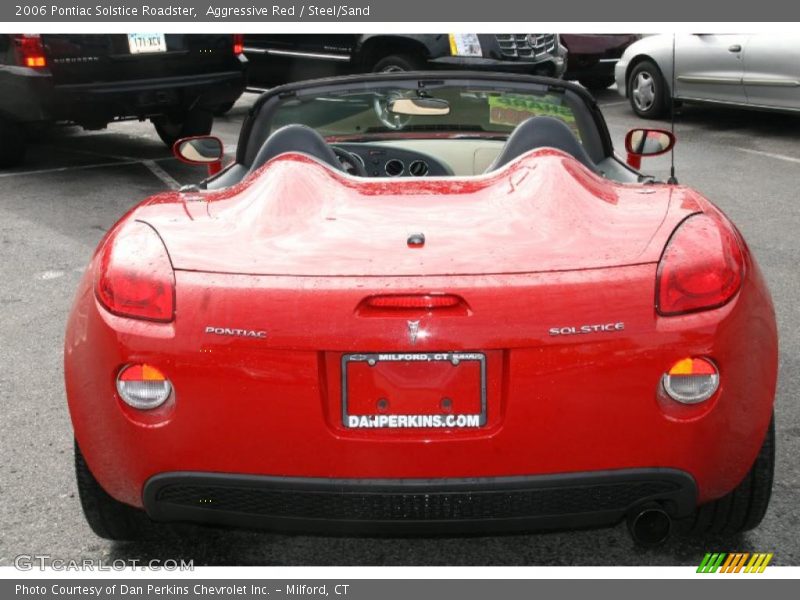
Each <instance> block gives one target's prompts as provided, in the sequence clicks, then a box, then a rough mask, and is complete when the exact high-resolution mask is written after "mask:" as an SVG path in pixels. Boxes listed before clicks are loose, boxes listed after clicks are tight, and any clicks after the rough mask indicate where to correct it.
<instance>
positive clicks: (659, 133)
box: [625, 129, 676, 169]
mask: <svg viewBox="0 0 800 600" xmlns="http://www.w3.org/2000/svg"><path fill="white" fill-rule="evenodd" d="M675 141H676V140H675V135H674V134H673V133H672V132H671V131H667V130H666V129H631V130H630V131H629V132H628V135H626V136H625V150H626V151H627V152H628V160H627V162H628V164H629V165H630V166H632V167H633V168H634V169H638V168H639V167H640V166H641V165H642V157H643V156H658V155H659V154H664V153H666V152H669V151H670V150H672V148H673V147H674V146H675Z"/></svg>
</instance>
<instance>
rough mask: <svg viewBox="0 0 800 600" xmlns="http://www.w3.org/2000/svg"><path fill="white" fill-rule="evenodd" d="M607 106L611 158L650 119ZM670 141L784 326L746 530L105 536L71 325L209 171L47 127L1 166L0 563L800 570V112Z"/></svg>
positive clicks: (234, 120)
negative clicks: (79, 449)
mask: <svg viewBox="0 0 800 600" xmlns="http://www.w3.org/2000/svg"><path fill="white" fill-rule="evenodd" d="M254 98H255V97H254V96H253V95H245V96H244V97H243V98H242V99H241V100H240V101H239V103H238V104H237V105H236V106H235V107H234V108H233V109H232V110H231V111H230V112H229V113H228V114H227V115H226V116H224V117H222V118H219V119H218V120H217V122H216V124H215V127H214V133H215V134H217V135H219V136H220V137H221V138H222V140H223V141H224V143H225V145H226V148H227V149H228V151H229V152H232V151H233V149H234V147H235V142H236V139H237V137H238V132H239V127H240V125H241V121H242V119H243V117H244V115H245V113H246V110H247V107H248V106H249V105H250V104H251V103H252V102H253V100H254ZM599 98H600V100H601V104H603V105H604V113H605V115H606V118H607V120H608V123H609V127H610V129H611V133H612V136H613V139H614V142H615V145H616V146H617V147H621V146H622V140H623V137H624V134H625V132H626V131H627V129H629V128H631V127H635V126H642V125H643V124H645V122H643V121H641V120H639V119H638V118H636V117H635V116H634V115H633V113H632V112H631V110H630V107H629V106H628V105H627V103H626V102H625V101H624V100H623V99H622V98H620V97H619V96H617V95H616V93H615V92H613V91H611V90H607V91H605V92H603V93H601V94H600V95H599ZM651 124H652V123H651ZM661 124H662V125H665V124H666V123H664V122H662V123H661ZM676 130H677V134H678V146H677V149H676V166H677V176H678V179H679V180H680V181H681V183H685V184H688V185H691V186H693V187H695V188H697V189H698V190H699V191H700V192H702V193H703V194H705V195H706V196H708V197H709V198H711V199H712V200H713V201H714V202H716V203H717V204H718V205H719V206H720V207H721V208H722V209H723V210H724V211H725V212H726V213H727V214H728V215H729V216H730V217H731V218H732V219H733V220H734V221H735V222H736V223H737V225H738V226H739V228H740V229H741V231H742V232H743V234H744V236H745V237H746V239H747V241H748V243H749V245H750V247H751V249H752V251H753V252H754V253H755V255H756V257H757V259H758V261H759V262H760V264H761V267H762V269H763V270H764V272H765V275H766V278H767V280H768V282H769V285H770V288H771V290H772V294H773V297H774V300H775V305H776V310H777V314H778V323H779V328H780V338H781V360H780V382H779V389H778V398H777V408H776V415H777V416H776V425H777V442H778V458H777V467H776V475H775V487H774V492H773V499H772V504H771V506H770V509H769V512H768V513H767V516H766V518H765V520H764V522H763V523H762V524H761V526H760V527H759V528H758V529H756V530H755V531H752V532H749V533H747V534H745V535H743V536H738V537H735V538H717V537H710V538H707V539H703V540H687V539H684V538H673V539H671V540H670V541H669V542H667V543H666V544H665V545H663V546H661V547H658V548H656V549H652V550H642V549H641V548H637V547H635V546H634V544H633V542H632V540H631V538H630V536H629V535H628V532H627V530H626V528H625V525H624V524H621V525H619V526H617V527H615V528H611V529H601V530H590V531H572V532H557V533H540V534H527V535H512V536H498V537H460V538H430V539H420V538H401V539H386V538H383V539H375V538H341V537H338V538H332V537H313V536H286V535H276V534H271V533H267V532H249V531H227V530H216V529H214V530H210V529H201V528H191V527H190V528H186V530H185V531H183V532H182V534H181V535H177V534H166V535H165V536H164V537H163V538H161V539H159V540H157V541H153V542H147V543H113V542H109V541H106V540H102V539H99V538H97V537H96V536H95V535H94V534H93V533H92V532H91V530H90V529H89V527H88V526H87V525H86V523H85V522H84V519H83V516H82V514H81V509H80V505H79V501H78V497H77V489H76V484H75V477H74V473H73V466H72V465H73V463H72V431H71V426H70V421H69V415H68V413H67V408H66V401H65V398H64V389H63V379H62V343H63V335H64V327H65V322H66V318H67V312H68V310H69V307H70V304H71V301H72V296H73V293H74V290H75V288H76V286H77V283H78V280H79V278H80V276H81V273H82V272H83V269H84V268H85V266H86V264H87V262H88V260H89V257H90V255H91V253H92V251H93V249H94V247H95V246H96V244H97V242H98V241H99V240H100V238H101V237H102V235H103V233H104V232H105V231H106V230H107V229H108V228H109V227H111V226H112V225H113V223H114V222H115V221H116V220H117V219H118V218H119V217H120V216H121V215H122V214H123V213H124V212H125V211H126V210H127V209H128V208H130V207H131V206H133V205H134V204H136V203H137V202H139V201H140V200H141V199H143V198H145V197H146V196H148V195H150V194H153V193H156V192H159V191H162V190H164V188H165V187H168V186H174V185H177V184H182V183H190V182H193V181H197V180H199V179H201V178H202V175H203V174H202V171H201V170H198V169H196V168H194V167H190V166H188V165H184V164H181V163H179V162H178V161H177V160H175V159H173V158H172V157H171V156H170V154H169V152H168V151H167V149H166V148H165V147H164V145H163V144H162V143H161V141H160V140H159V139H158V137H157V136H156V134H155V131H154V130H153V128H152V126H151V125H150V124H149V123H146V122H145V123H138V122H124V123H118V124H114V125H111V126H110V127H109V128H108V129H106V130H103V131H97V132H84V131H81V130H80V129H78V128H66V129H59V130H54V131H51V132H49V133H47V134H45V135H43V136H42V137H41V138H40V139H39V140H38V141H36V143H34V144H32V145H31V146H30V148H29V153H28V154H29V155H28V160H27V161H26V163H25V165H24V166H22V167H20V168H17V169H14V170H6V171H0V252H1V253H2V254H0V258H1V260H0V309H1V310H2V319H0V402H1V403H2V404H0V407H1V408H0V411H1V412H0V451H2V454H0V456H1V457H2V458H1V459H0V499H1V500H2V502H0V565H10V564H13V560H14V557H15V556H17V555H19V554H36V553H39V554H49V555H51V556H52V557H54V558H60V559H65V560H72V559H82V558H100V559H105V560H112V559H117V558H132V559H139V560H149V559H162V560H163V559H181V558H182V559H184V560H193V561H194V564H195V565H206V564H207V565H683V564H686V565H692V564H698V563H699V562H700V560H701V558H702V556H703V553H704V552H705V551H706V550H707V549H708V550H717V551H726V552H730V551H753V552H773V553H775V557H774V559H773V564H778V565H800V535H798V533H800V502H799V501H798V499H800V461H798V459H797V457H798V456H800V403H798V400H800V393H798V391H799V389H800V386H799V385H798V381H800V336H798V333H797V332H798V331H800V275H799V273H800V269H798V262H800V194H798V187H799V185H800V116H786V115H776V114H765V113H755V112H744V111H739V110H729V109H718V108H708V107H684V108H682V109H681V111H680V114H679V115H678V119H677V126H676ZM0 143H2V141H0ZM668 167H669V162H668V158H667V157H659V158H655V159H650V160H647V159H646V160H645V162H644V166H643V170H644V171H645V172H649V173H653V174H655V175H656V176H658V177H660V178H666V177H667V175H668ZM753 359H754V360H757V359H758V357H753Z"/></svg>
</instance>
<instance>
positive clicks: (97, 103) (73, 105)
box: [0, 33, 247, 166]
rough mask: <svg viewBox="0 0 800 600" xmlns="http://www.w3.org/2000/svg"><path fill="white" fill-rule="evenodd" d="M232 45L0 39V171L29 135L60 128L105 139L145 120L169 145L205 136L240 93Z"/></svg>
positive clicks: (235, 39) (169, 39) (95, 37)
mask: <svg viewBox="0 0 800 600" xmlns="http://www.w3.org/2000/svg"><path fill="white" fill-rule="evenodd" d="M246 63H247V59H246V58H245V57H244V55H243V51H242V39H241V36H237V35H184V34H166V35H165V34H135V33H131V34H109V35H99V34H57V35H56V34H42V35H38V34H37V35H13V34H11V35H9V34H0V139H2V140H3V143H2V144H0V166H10V165H12V164H15V163H17V162H20V161H21V160H22V157H23V155H24V144H25V139H26V135H27V133H29V132H30V130H31V129H34V128H39V127H42V126H45V125H50V124H54V123H59V122H65V123H73V124H77V125H80V126H82V127H84V128H85V129H103V128H105V127H106V126H107V125H108V124H109V123H110V122H112V121H116V120H121V119H140V120H144V119H150V120H151V121H152V122H153V124H154V125H155V128H156V131H157V132H158V135H159V136H160V137H161V139H162V140H163V141H164V143H166V144H167V145H170V146H171V145H172V143H173V142H174V141H175V140H176V139H178V138H181V137H186V136H191V135H204V134H208V133H209V132H210V131H211V126H212V123H213V112H214V111H221V110H224V109H226V108H228V107H230V106H231V105H232V104H233V103H234V102H235V101H236V99H237V98H238V97H239V96H240V95H241V94H242V92H243V91H244V87H245V84H246Z"/></svg>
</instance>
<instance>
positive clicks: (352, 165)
mask: <svg viewBox="0 0 800 600" xmlns="http://www.w3.org/2000/svg"><path fill="white" fill-rule="evenodd" d="M331 150H333V153H334V154H335V155H336V158H338V159H339V162H340V163H341V164H342V169H344V172H345V173H347V174H348V175H355V176H357V177H367V168H366V167H365V166H364V163H363V162H362V160H361V157H360V156H358V155H357V154H354V153H352V152H348V151H347V150H343V149H342V148H337V147H336V146H331Z"/></svg>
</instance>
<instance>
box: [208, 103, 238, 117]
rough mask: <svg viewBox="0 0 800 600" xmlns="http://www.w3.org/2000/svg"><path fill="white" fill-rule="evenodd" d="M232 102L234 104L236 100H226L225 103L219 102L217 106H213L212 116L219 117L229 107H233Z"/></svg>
mask: <svg viewBox="0 0 800 600" xmlns="http://www.w3.org/2000/svg"><path fill="white" fill-rule="evenodd" d="M234 104H236V102H226V103H225V104H220V105H219V106H215V107H214V111H213V114H214V116H215V117H221V116H223V115H225V113H227V112H228V111H229V110H230V109H232V108H233V105H234Z"/></svg>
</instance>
